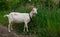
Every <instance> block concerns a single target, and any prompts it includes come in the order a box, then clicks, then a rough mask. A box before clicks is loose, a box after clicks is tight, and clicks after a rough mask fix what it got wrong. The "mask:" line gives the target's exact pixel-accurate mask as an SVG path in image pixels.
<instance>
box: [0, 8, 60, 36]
mask: <svg viewBox="0 0 60 37" xmlns="http://www.w3.org/2000/svg"><path fill="white" fill-rule="evenodd" d="M19 10H21V9H19ZM24 11H25V12H30V10H29V9H26V10H24ZM24 11H23V10H21V11H19V12H24ZM9 13H10V12H9V11H0V23H1V24H3V25H4V26H7V25H8V18H7V17H3V16H4V15H5V14H9ZM23 24H24V23H21V24H14V25H13V28H14V30H15V31H16V32H17V33H19V34H23V33H24V32H23ZM28 26H29V32H28V33H27V32H26V33H25V34H36V37H59V36H60V9H59V8H57V9H53V10H50V9H46V8H43V9H41V8H40V7H38V14H37V15H36V17H33V18H32V21H30V22H29V23H28Z"/></svg>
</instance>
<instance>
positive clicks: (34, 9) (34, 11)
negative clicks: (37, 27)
mask: <svg viewBox="0 0 60 37" xmlns="http://www.w3.org/2000/svg"><path fill="white" fill-rule="evenodd" d="M32 13H33V16H35V15H36V14H37V8H35V7H34V8H33V9H32Z"/></svg>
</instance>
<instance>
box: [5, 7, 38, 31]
mask: <svg viewBox="0 0 60 37" xmlns="http://www.w3.org/2000/svg"><path fill="white" fill-rule="evenodd" d="M35 14H37V9H36V8H33V9H32V11H31V12H30V13H19V12H11V13H10V14H8V15H4V17H6V16H7V17H8V20H9V25H8V31H9V32H10V28H11V30H13V28H12V24H13V23H22V22H23V23H24V24H25V25H24V31H25V28H26V29H27V31H28V25H27V24H28V23H29V22H30V17H31V18H32V16H34V15H35ZM29 15H30V16H29Z"/></svg>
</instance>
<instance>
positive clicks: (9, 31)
mask: <svg viewBox="0 0 60 37" xmlns="http://www.w3.org/2000/svg"><path fill="white" fill-rule="evenodd" d="M8 31H9V32H10V23H9V25H8Z"/></svg>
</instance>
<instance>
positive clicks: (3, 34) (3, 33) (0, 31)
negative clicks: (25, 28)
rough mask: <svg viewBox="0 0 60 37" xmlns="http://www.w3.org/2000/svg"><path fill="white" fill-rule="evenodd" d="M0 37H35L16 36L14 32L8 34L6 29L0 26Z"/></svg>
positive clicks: (28, 36)
mask: <svg viewBox="0 0 60 37" xmlns="http://www.w3.org/2000/svg"><path fill="white" fill-rule="evenodd" d="M0 37H35V35H25V34H19V35H18V34H16V33H15V32H8V29H7V27H5V26H2V25H0Z"/></svg>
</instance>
